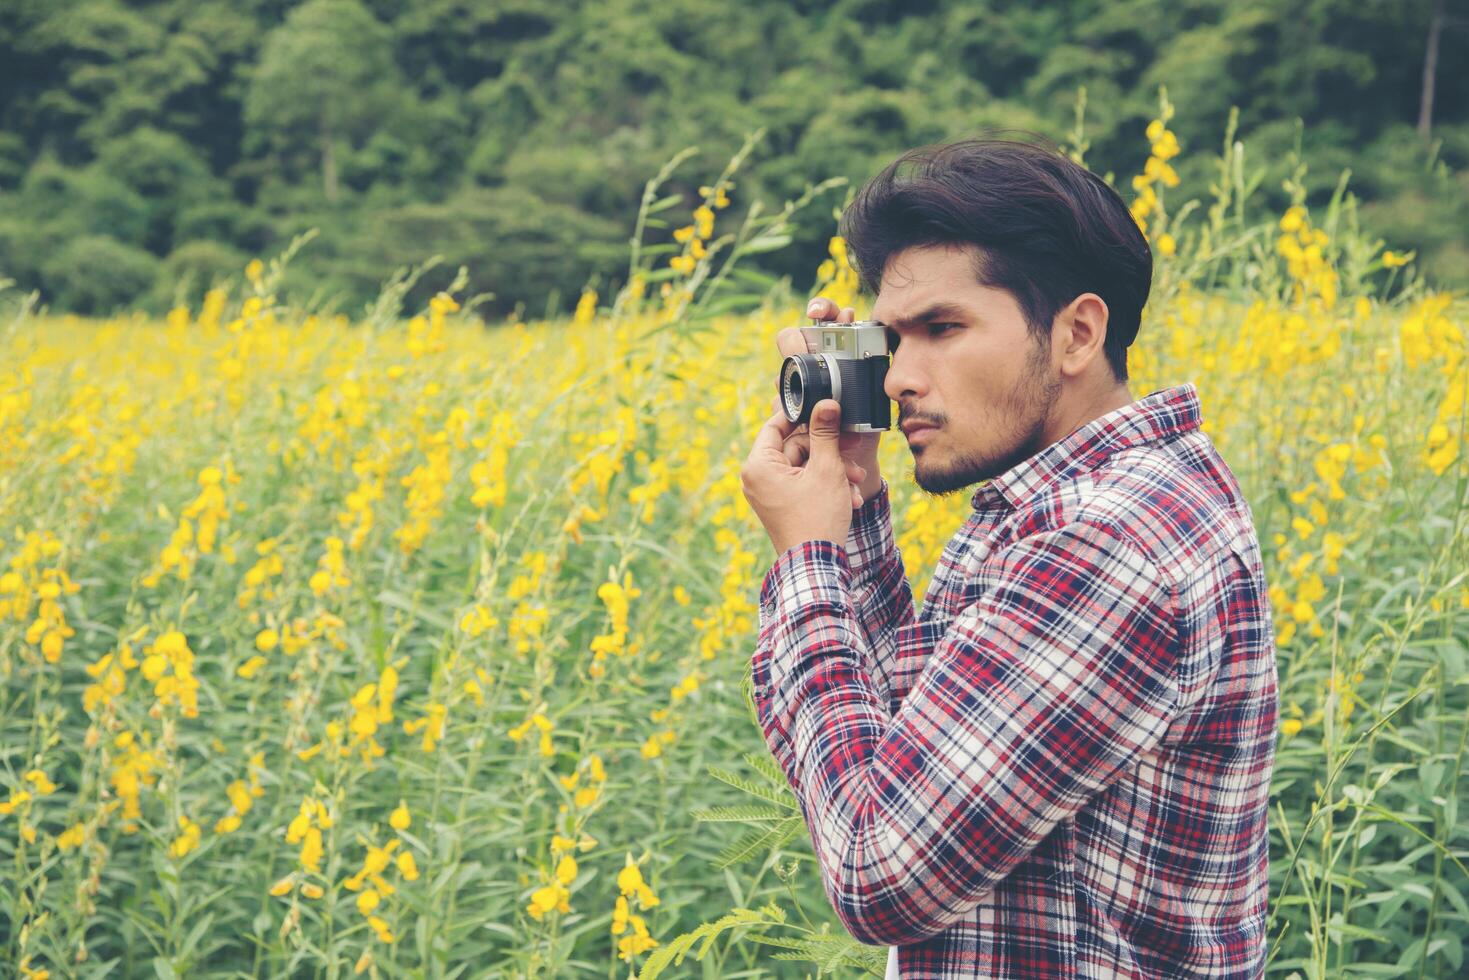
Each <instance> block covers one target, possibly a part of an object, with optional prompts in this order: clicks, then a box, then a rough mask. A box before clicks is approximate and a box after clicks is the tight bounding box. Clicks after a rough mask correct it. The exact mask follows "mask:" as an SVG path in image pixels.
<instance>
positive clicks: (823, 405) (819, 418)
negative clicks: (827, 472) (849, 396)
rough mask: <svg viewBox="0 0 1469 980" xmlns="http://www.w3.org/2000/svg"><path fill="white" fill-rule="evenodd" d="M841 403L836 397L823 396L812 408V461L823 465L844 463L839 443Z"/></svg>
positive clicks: (810, 429)
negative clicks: (840, 461) (841, 461)
mask: <svg viewBox="0 0 1469 980" xmlns="http://www.w3.org/2000/svg"><path fill="white" fill-rule="evenodd" d="M841 408H842V406H841V403H839V402H838V401H837V400H836V399H835V398H823V399H822V400H821V401H819V402H817V403H816V405H815V407H814V408H812V410H811V425H810V427H809V430H808V431H809V432H810V435H811V461H812V462H814V463H820V464H823V465H828V464H835V465H842V466H843V468H845V467H844V464H841V463H839V462H838V461H839V460H840V459H841V455H840V448H839V447H838V445H837V442H838V440H839V439H840V437H841V432H842V416H841Z"/></svg>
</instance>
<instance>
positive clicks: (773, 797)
mask: <svg viewBox="0 0 1469 980" xmlns="http://www.w3.org/2000/svg"><path fill="white" fill-rule="evenodd" d="M708 768H709V775H711V776H713V777H714V778H715V779H717V780H719V781H720V782H721V783H728V784H729V785H730V786H733V787H734V788H735V789H737V790H740V791H741V792H743V793H748V794H750V795H751V796H754V797H758V798H759V799H762V800H764V801H765V802H767V803H774V804H775V805H776V806H783V807H785V808H786V809H787V810H795V809H798V808H799V804H798V803H797V802H796V797H795V794H793V793H792V792H791V791H790V790H789V789H787V788H786V787H784V786H781V787H779V788H777V787H772V786H761V785H760V784H758V783H755V782H752V781H751V780H748V779H746V778H745V777H744V776H741V775H739V774H738V773H733V772H730V771H729V770H728V769H720V768H719V767H718V766H709V767H708Z"/></svg>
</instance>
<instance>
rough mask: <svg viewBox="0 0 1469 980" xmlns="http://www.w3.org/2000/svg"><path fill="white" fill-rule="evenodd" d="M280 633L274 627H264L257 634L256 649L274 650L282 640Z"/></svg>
mask: <svg viewBox="0 0 1469 980" xmlns="http://www.w3.org/2000/svg"><path fill="white" fill-rule="evenodd" d="M280 639H281V637H280V634H279V633H277V632H276V631H275V630H272V629H264V630H261V631H260V632H259V633H256V634H255V649H257V650H260V651H270V650H274V649H275V647H276V644H277V643H279V642H280Z"/></svg>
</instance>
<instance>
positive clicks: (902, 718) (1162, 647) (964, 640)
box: [753, 523, 1178, 945]
mask: <svg viewBox="0 0 1469 980" xmlns="http://www.w3.org/2000/svg"><path fill="white" fill-rule="evenodd" d="M978 578H979V583H978V584H979V586H980V590H979V598H978V599H977V600H976V601H975V602H974V603H972V604H971V605H969V606H968V607H966V608H965V609H964V610H963V611H962V612H961V613H960V614H959V615H958V616H956V617H955V618H954V620H953V621H952V622H951V623H949V624H948V627H947V629H946V631H945V632H943V633H942V635H939V634H938V633H937V631H932V632H931V633H930V634H929V635H931V636H933V637H934V649H933V651H932V653H931V655H930V656H929V657H928V659H927V663H926V666H925V667H924V669H923V671H922V674H921V675H920V676H919V678H918V680H917V681H916V683H915V684H914V686H913V688H912V690H911V691H910V692H909V693H908V696H907V698H906V699H905V700H904V701H903V702H902V704H901V705H900V706H899V707H898V709H897V711H896V713H895V714H893V715H891V716H889V715H888V714H887V712H886V711H885V710H884V709H883V706H882V705H881V703H880V701H879V699H878V696H877V694H876V692H875V690H874V685H873V682H872V678H871V676H870V673H869V671H868V669H867V668H865V667H864V659H865V658H864V654H863V651H862V645H863V643H864V642H865V640H864V636H863V631H862V629H861V627H860V626H859V625H858V623H857V620H856V616H857V607H856V605H855V603H854V600H853V592H852V581H853V574H852V569H851V567H850V564H849V561H848V555H847V553H846V552H845V551H844V550H843V549H841V548H839V547H838V546H837V545H836V543H835V542H831V541H807V542H804V543H803V544H801V545H798V546H796V547H794V548H791V549H789V550H787V551H786V552H785V553H783V554H782V555H780V556H779V557H778V558H777V560H776V563H775V565H774V566H773V567H772V569H771V571H770V575H769V576H767V582H766V587H765V589H763V590H762V626H761V630H760V639H759V643H758V646H757V650H756V655H755V658H754V661H753V664H754V666H753V670H754V678H753V679H754V686H755V703H756V710H757V717H758V720H759V722H760V725H761V728H762V730H763V731H764V733H765V740H766V744H767V745H768V746H769V747H770V749H771V752H772V753H773V754H774V756H775V758H776V759H777V761H778V762H779V763H780V765H781V767H782V769H783V770H784V772H785V774H786V777H787V779H788V780H789V782H790V784H791V787H792V789H793V790H794V791H795V794H796V796H797V798H798V799H799V800H800V803H801V808H802V811H803V813H804V814H805V816H806V822H807V829H808V830H809V832H810V834H811V840H812V844H813V845H814V848H815V852H816V855H817V858H818V861H819V864H820V866H821V870H822V880H823V885H824V887H825V889H826V892H827V895H828V897H829V898H830V900H831V902H832V905H833V907H834V908H835V909H836V911H837V914H838V916H839V917H840V918H841V919H842V922H843V923H844V925H846V927H847V929H848V931H849V932H851V934H852V935H853V936H854V937H855V938H856V939H858V940H859V941H861V942H864V943H876V944H897V945H904V944H908V943H914V942H918V941H921V940H923V939H925V938H927V937H929V936H932V935H935V934H937V933H939V932H942V931H943V930H944V929H946V928H948V927H949V926H950V925H952V924H953V923H955V922H957V921H958V920H959V919H960V918H962V917H963V916H964V915H965V914H966V913H967V912H968V911H970V910H972V909H973V908H974V907H975V906H976V905H977V904H978V903H979V902H980V901H981V900H982V899H983V898H984V896H985V895H986V894H987V893H988V892H989V891H990V890H991V889H992V888H993V887H994V886H995V885H996V883H998V882H999V881H1000V880H1001V879H1003V878H1004V877H1005V876H1006V875H1007V874H1008V873H1009V872H1010V870H1011V869H1012V868H1014V867H1015V865H1017V864H1018V863H1019V862H1020V861H1022V860H1023V859H1024V858H1025V857H1026V855H1028V854H1029V853H1030V852H1031V851H1032V850H1034V848H1035V847H1036V846H1037V845H1038V844H1040V842H1041V841H1042V840H1044V839H1045V837H1046V836H1047V835H1048V834H1049V833H1050V832H1051V830H1052V828H1054V827H1055V826H1056V824H1057V823H1059V822H1060V821H1062V820H1064V819H1066V818H1067V817H1068V816H1070V815H1072V814H1074V813H1075V812H1076V811H1077V810H1079V809H1080V808H1081V807H1082V805H1083V804H1084V803H1085V802H1086V801H1087V800H1088V799H1090V798H1091V797H1092V796H1093V795H1095V794H1096V793H1098V792H1099V791H1101V790H1102V789H1103V788H1105V787H1106V786H1107V785H1108V784H1109V783H1110V782H1111V781H1112V780H1113V779H1114V778H1115V777H1116V776H1117V774H1118V773H1119V772H1121V771H1122V770H1123V769H1125V768H1126V767H1128V766H1129V765H1130V764H1131V763H1133V762H1135V761H1136V760H1137V759H1138V758H1139V756H1141V755H1142V754H1144V753H1147V752H1149V751H1151V750H1152V749H1153V748H1154V747H1155V746H1156V745H1157V744H1158V742H1159V740H1160V739H1161V738H1162V736H1163V733H1164V732H1165V731H1166V729H1167V727H1168V725H1169V724H1170V723H1171V721H1172V720H1173V718H1174V717H1175V716H1176V714H1177V710H1178V708H1177V705H1178V683H1177V670H1176V666H1177V654H1178V634H1177V626H1176V617H1175V609H1176V603H1175V599H1174V596H1173V594H1172V591H1171V589H1170V587H1169V586H1168V585H1167V584H1166V583H1165V581H1164V580H1163V578H1162V576H1161V575H1160V572H1159V570H1158V569H1157V567H1156V566H1155V565H1154V564H1153V563H1152V562H1151V561H1150V560H1148V559H1147V558H1146V557H1145V556H1144V555H1143V554H1142V553H1141V552H1140V551H1139V550H1138V549H1137V548H1136V547H1135V546H1133V545H1131V544H1129V543H1128V542H1126V541H1124V540H1123V539H1121V538H1119V537H1118V536H1117V535H1116V533H1115V532H1114V531H1113V530H1111V529H1110V528H1108V527H1105V526H1102V525H1098V524H1091V523H1071V524H1067V525H1064V526H1062V527H1060V528H1058V529H1055V530H1050V531H1045V532H1042V533H1039V534H1034V535H1030V536H1027V537H1024V538H1022V539H1020V540H1018V541H1016V542H1014V543H1013V544H1011V545H1010V546H1008V547H1006V548H1003V549H1000V550H998V551H996V552H995V553H993V554H992V555H990V557H989V558H988V559H986V561H985V564H984V565H983V566H982V567H981V568H980V570H979V572H978ZM766 593H768V599H769V601H770V603H771V608H770V611H769V612H768V614H767V612H766V611H765V609H764V606H765V602H766V599H767V595H766Z"/></svg>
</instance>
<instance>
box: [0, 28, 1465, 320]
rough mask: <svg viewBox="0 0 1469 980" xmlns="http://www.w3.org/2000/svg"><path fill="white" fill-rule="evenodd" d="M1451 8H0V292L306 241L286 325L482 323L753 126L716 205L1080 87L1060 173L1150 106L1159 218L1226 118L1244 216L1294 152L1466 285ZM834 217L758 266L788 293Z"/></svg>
mask: <svg viewBox="0 0 1469 980" xmlns="http://www.w3.org/2000/svg"><path fill="white" fill-rule="evenodd" d="M1465 6H1466V5H1465V4H1464V3H1462V2H1460V0H1109V2H1103V0H1067V2H1039V0H902V2H899V0H842V2H837V3H832V4H826V3H815V2H810V0H796V2H790V0H751V2H746V3H741V4H710V3H707V2H698V0H594V2H586V3H579V2H571V0H495V2H476V0H415V2H411V3H400V2H396V0H307V2H304V3H297V2H289V0H229V2H224V0H152V2H149V0H133V2H122V0H0V279H5V278H8V279H12V280H14V281H15V287H16V288H17V289H19V290H23V291H25V290H30V289H39V290H40V293H41V300H42V302H45V303H49V304H51V305H52V307H53V308H56V309H68V310H75V311H78V312H85V313H101V312H108V311H111V310H113V309H115V308H117V307H119V306H123V305H143V306H146V307H149V308H153V309H162V308H165V307H167V306H168V305H170V304H171V303H173V302H175V301H176V300H178V299H189V298H195V299H196V298H197V296H198V295H199V294H200V293H202V291H203V290H204V289H205V288H206V287H207V286H208V285H209V284H210V283H211V282H213V281H215V280H217V279H219V278H221V277H227V276H235V277H237V278H238V277H239V276H240V270H241V269H242V268H243V266H244V265H245V263H246V261H247V260H248V259H249V258H250V257H252V256H255V255H260V254H265V253H271V252H274V251H277V250H279V249H281V248H283V247H285V245H286V244H287V243H289V241H290V240H291V238H292V236H293V235H295V234H297V233H299V232H301V231H303V230H305V229H307V228H313V227H314V228H319V229H320V231H321V233H320V235H319V236H318V237H317V238H316V239H315V240H313V241H312V242H311V243H310V244H308V245H307V246H306V247H305V249H303V251H302V252H301V254H300V255H299V256H297V258H296V259H295V260H294V261H293V262H292V264H291V272H290V276H289V278H288V281H287V287H288V288H289V289H291V290H292V292H293V295H294V296H295V297H296V299H297V301H298V302H301V303H304V304H308V305H312V306H315V307H318V308H332V307H334V308H337V309H342V310H348V311H357V310H360V308H361V305H362V304H363V303H364V302H366V301H367V300H368V299H369V298H371V297H372V296H374V295H376V293H377V291H378V287H379V285H380V284H381V282H382V281H383V280H384V279H385V278H386V277H387V276H388V275H389V274H390V273H391V272H392V270H393V269H394V268H395V267H398V266H401V265H405V264H410V263H416V262H420V261H422V260H423V259H425V258H426V257H428V256H429V255H431V254H436V253H437V254H442V255H443V256H444V259H445V264H444V265H443V266H441V267H440V268H437V269H435V270H433V271H432V272H431V273H430V274H429V275H428V276H426V277H425V279H424V282H423V283H422V284H421V286H420V290H421V291H423V292H424V294H425V295H427V294H428V293H429V292H431V291H432V290H433V289H435V288H438V287H440V286H442V285H444V284H445V283H446V282H447V281H448V279H449V277H451V276H452V274H453V269H454V267H457V266H458V265H460V264H463V265H466V266H468V268H469V272H470V277H471V284H472V287H473V288H475V289H478V290H492V291H494V292H495V294H496V298H495V300H494V302H493V303H492V304H491V305H490V309H492V310H495V311H502V312H503V311H507V310H509V309H511V308H513V306H514V305H515V304H516V303H517V302H523V303H524V304H526V309H527V311H528V312H529V313H530V314H533V315H539V314H541V313H542V312H545V311H546V310H547V308H548V306H554V307H555V308H557V309H565V308H567V307H568V306H569V305H570V304H571V303H572V302H574V299H575V296H576V295H577V294H578V292H579V291H580V290H581V288H582V286H583V285H584V284H586V283H587V282H588V281H589V278H590V277H593V276H597V277H600V282H601V283H603V284H606V286H611V285H615V284H616V282H617V281H618V278H619V276H620V275H621V274H623V273H625V269H626V260H625V247H626V242H627V239H628V237H629V235H630V234H631V232H632V222H633V219H634V217H635V215H636V212H637V206H638V200H639V197H640V194H641V192H642V187H643V184H644V182H645V181H646V180H647V179H648V178H649V177H650V176H652V175H653V174H654V173H656V172H657V171H658V169H659V167H660V166H661V165H662V164H663V163H664V162H665V161H667V160H668V159H669V158H670V157H671V156H672V155H673V154H674V153H676V152H678V151H679V150H680V149H682V148H683V147H685V146H690V145H694V146H697V147H698V148H699V151H700V152H699V155H698V160H697V161H696V163H694V164H691V165H690V166H689V167H688V168H686V170H687V172H688V173H690V174H707V173H708V172H710V171H711V169H713V170H715V171H716V172H717V168H718V166H720V165H721V163H722V161H724V160H726V159H728V158H729V156H730V154H731V153H732V152H733V151H734V150H735V149H736V148H737V147H738V146H739V145H740V144H741V142H742V141H743V140H744V138H745V137H746V136H747V135H748V134H749V133H750V132H752V131H754V130H756V129H757V128H760V127H764V128H765V136H764V138H763V140H762V141H761V142H760V144H759V145H758V146H757V147H756V148H755V150H754V152H753V153H752V155H751V157H750V160H749V162H748V163H747V165H746V166H745V168H744V169H742V171H741V173H740V175H739V177H738V181H737V186H736V188H735V191H734V193H733V195H732V198H733V202H734V203H733V208H734V210H735V211H736V212H738V211H740V210H742V209H743V208H744V207H745V206H747V205H748V204H749V203H750V202H751V201H752V200H754V199H756V198H759V199H762V200H764V201H765V202H766V203H767V204H768V205H778V204H779V203H780V202H781V201H783V200H786V199H787V198H790V197H793V196H795V195H798V194H800V193H801V191H802V190H803V188H805V187H806V186H807V185H808V184H811V183H815V182H818V181H820V180H822V179H823V178H826V177H829V176H845V177H847V178H849V179H850V180H851V181H854V182H860V181H861V180H863V179H864V178H866V177H867V176H869V175H871V173H872V172H874V171H875V170H876V169H877V168H878V167H880V166H881V165H882V164H883V163H885V162H886V161H887V160H889V159H890V158H891V157H892V156H893V155H895V154H896V153H898V152H900V151H901V150H903V149H906V148H908V147H910V146H913V145H916V144H919V143H924V142H929V141H934V140H940V139H945V138H949V137H953V136H959V135H964V134H969V133H973V132H975V131H976V130H978V129H980V128H982V127H986V126H1007V127H1022V128H1026V129H1030V130H1034V131H1037V132H1040V133H1043V134H1045V135H1047V136H1049V137H1051V138H1053V139H1055V140H1057V141H1058V142H1064V141H1065V140H1066V138H1067V134H1068V133H1069V132H1070V131H1071V130H1072V129H1073V126H1074V124H1075V106H1076V103H1077V91H1078V87H1079V86H1083V85H1084V86H1085V87H1086V91H1087V97H1086V109H1085V135H1086V139H1087V140H1088V141H1089V146H1088V147H1087V150H1086V161H1087V163H1088V164H1089V165H1090V166H1091V167H1092V168H1093V169H1095V170H1097V171H1098V172H1100V173H1108V172H1115V173H1117V174H1120V175H1126V174H1130V173H1133V172H1136V171H1137V169H1138V167H1139V166H1140V165H1141V163H1142V156H1145V154H1144V153H1142V152H1140V147H1142V146H1143V145H1144V143H1143V140H1142V132H1143V128H1144V126H1145V125H1146V122H1147V120H1148V119H1149V118H1150V117H1151V116H1152V115H1153V114H1155V112H1156V106H1157V101H1158V88H1159V86H1160V85H1166V86H1167V90H1168V95H1169V98H1170V100H1171V101H1172V103H1173V104H1174V105H1175V106H1177V109H1178V115H1177V117H1176V118H1175V120H1174V122H1173V124H1172V128H1173V129H1174V130H1175V131H1176V132H1177V133H1178V136H1179V139H1180V141H1181V142H1182V144H1183V146H1184V149H1185V151H1190V150H1193V151H1195V152H1185V154H1184V158H1183V159H1184V160H1185V161H1186V162H1187V165H1186V166H1183V167H1181V169H1180V172H1179V175H1180V177H1181V178H1182V181H1183V185H1184V188H1183V191H1182V192H1181V194H1182V195H1184V197H1187V196H1193V195H1200V196H1201V195H1203V194H1205V193H1206V191H1207V185H1208V181H1209V179H1210V177H1211V176H1212V171H1211V169H1210V163H1209V160H1208V155H1209V153H1212V152H1215V148H1216V147H1218V146H1220V145H1221V142H1222V140H1223V136H1224V132H1225V127H1226V121H1227V118H1228V115H1229V110H1230V107H1231V106H1238V107H1239V110H1240V119H1239V138H1241V139H1242V140H1243V141H1244V144H1245V147H1246V167H1247V169H1253V168H1261V175H1260V185H1259V191H1258V194H1257V196H1256V197H1255V198H1253V199H1252V204H1253V205H1255V206H1260V205H1262V204H1263V205H1269V206H1274V205H1280V204H1283V202H1284V201H1285V195H1284V192H1283V191H1282V190H1281V189H1280V182H1281V180H1282V179H1283V178H1284V177H1285V176H1286V160H1287V157H1288V155H1289V152H1290V150H1291V148H1292V146H1293V145H1294V144H1295V142H1296V140H1297V139H1298V138H1299V139H1301V141H1302V143H1303V154H1304V158H1305V159H1306V161H1307V162H1308V163H1309V170H1308V173H1307V176H1306V182H1307V184H1308V186H1309V187H1311V188H1312V196H1311V200H1312V201H1324V200H1326V199H1327V198H1329V196H1330V195H1331V192H1332V190H1333V188H1334V187H1335V186H1336V184H1337V182H1338V180H1339V179H1340V177H1341V174H1342V171H1343V169H1344V168H1350V169H1351V175H1350V180H1349V184H1348V187H1349V189H1351V190H1352V191H1354V192H1355V194H1356V195H1357V196H1358V197H1359V198H1360V199H1361V201H1362V202H1363V205H1362V207H1361V209H1360V210H1361V217H1362V220H1363V222H1364V223H1365V224H1366V225H1367V226H1368V227H1369V228H1371V229H1372V230H1373V231H1374V232H1375V233H1376V234H1380V235H1381V236H1383V237H1384V238H1385V239H1386V240H1387V244H1388V245H1389V247H1396V248H1416V249H1417V254H1418V261H1419V263H1420V266H1421V268H1423V270H1424V271H1425V272H1426V273H1427V274H1428V275H1430V276H1431V277H1433V278H1435V279H1437V280H1438V281H1440V282H1442V283H1445V284H1448V285H1469V232H1466V230H1465V229H1466V228H1469V176H1466V174H1469V17H1466V14H1469V11H1466V10H1465ZM1431 35H1434V38H1435V40H1434V42H1431V38H1430V36H1431ZM1430 50H1433V51H1436V55H1435V56H1434V57H1433V58H1430V56H1429V52H1430ZM1430 60H1431V61H1433V62H1434V64H1433V66H1432V67H1433V71H1432V72H1431V73H1426V72H1425V62H1426V61H1430ZM1430 82H1431V85H1430ZM1297 119H1300V120H1302V121H1303V122H1304V128H1303V131H1300V135H1299V136H1298V127H1297V123H1296V120H1297ZM1199 150H1207V152H1197V151H1199ZM681 173H682V172H681ZM1124 181H1125V176H1124V177H1119V178H1118V182H1119V184H1121V183H1123V182H1124ZM697 183H698V178H697V177H693V176H690V177H689V178H688V186H684V185H683V184H681V183H680V179H679V176H675V178H674V180H673V181H672V183H671V184H670V185H669V186H670V187H671V188H672V189H674V190H683V191H686V192H687V194H688V197H689V200H690V202H694V199H695V192H696V190H697V187H696V186H695V185H696V184H697ZM1124 191H1125V192H1126V189H1125V188H1124ZM841 195H842V191H840V190H834V191H831V192H828V193H827V194H826V195H824V196H823V198H822V199H821V200H820V201H819V203H818V206H817V207H814V208H810V209H807V211H805V212H804V213H803V214H802V215H801V217H800V219H799V220H800V222H801V224H800V232H799V234H798V235H797V237H796V239H795V240H794V241H793V242H792V244H791V245H790V246H788V247H786V248H784V249H782V250H780V251H777V252H773V253H770V254H767V255H764V256H762V257H761V260H762V261H763V263H764V267H765V268H766V269H767V270H768V271H770V272H773V273H775V274H780V275H786V274H789V275H791V276H792V277H794V278H795V280H796V284H797V286H798V287H804V286H805V285H806V282H805V277H809V272H810V269H811V268H812V267H813V266H814V265H815V262H816V261H817V260H819V258H820V256H821V255H822V254H823V253H824V244H825V240H826V238H827V237H828V236H829V235H830V234H831V232H832V230H833V228H834V224H833V221H832V218H831V215H832V209H833V208H837V207H839V206H840V205H841V203H842V197H841ZM1184 197H1180V199H1184ZM658 233H661V234H665V235H666V234H667V232H666V231H663V232H655V235H654V237H656V234H658ZM604 288H605V287H604ZM181 290H182V291H183V292H185V293H187V294H188V295H185V296H181V295H179V293H180V291H181Z"/></svg>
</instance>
